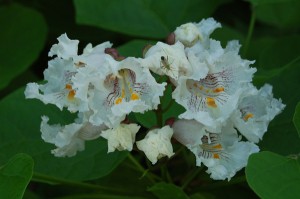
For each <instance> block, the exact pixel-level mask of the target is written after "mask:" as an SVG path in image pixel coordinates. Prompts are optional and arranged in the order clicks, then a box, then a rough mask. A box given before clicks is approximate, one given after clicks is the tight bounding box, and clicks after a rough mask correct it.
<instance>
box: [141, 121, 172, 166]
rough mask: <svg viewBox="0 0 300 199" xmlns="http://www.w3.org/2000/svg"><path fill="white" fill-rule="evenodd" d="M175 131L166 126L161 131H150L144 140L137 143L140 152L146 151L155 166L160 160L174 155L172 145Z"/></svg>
mask: <svg viewBox="0 0 300 199" xmlns="http://www.w3.org/2000/svg"><path fill="white" fill-rule="evenodd" d="M172 135H173V129H172V128H170V127H169V126H164V127H163V128H161V129H153V130H151V131H149V132H148V133H147V135H146V137H145V138H144V139H143V140H140V141H138V142H136V145H137V147H138V149H139V150H141V151H144V153H145V155H146V156H147V158H148V159H149V160H150V161H151V162H152V164H155V163H156V162H157V160H158V159H160V158H162V157H165V156H168V157H169V158H170V157H171V156H172V155H174V153H173V147H172V144H171V137H172Z"/></svg>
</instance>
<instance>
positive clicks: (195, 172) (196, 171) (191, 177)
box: [181, 167, 203, 189]
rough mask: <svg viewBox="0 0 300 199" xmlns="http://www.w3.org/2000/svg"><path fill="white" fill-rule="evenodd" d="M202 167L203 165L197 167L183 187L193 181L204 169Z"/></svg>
mask: <svg viewBox="0 0 300 199" xmlns="http://www.w3.org/2000/svg"><path fill="white" fill-rule="evenodd" d="M202 169H203V167H200V168H197V169H196V170H194V171H193V172H192V173H191V174H190V175H189V176H187V179H186V180H185V182H184V183H183V184H182V186H181V189H185V188H186V187H187V186H188V185H189V184H190V182H192V181H193V179H194V178H195V177H196V176H197V175H198V174H199V173H200V172H201V171H202Z"/></svg>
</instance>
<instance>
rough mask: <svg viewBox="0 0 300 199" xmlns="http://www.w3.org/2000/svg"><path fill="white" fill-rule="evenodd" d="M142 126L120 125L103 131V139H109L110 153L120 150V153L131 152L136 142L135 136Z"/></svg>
mask: <svg viewBox="0 0 300 199" xmlns="http://www.w3.org/2000/svg"><path fill="white" fill-rule="evenodd" d="M139 129H140V126H138V125H137V124H120V125H119V126H117V127H115V128H112V129H108V130H106V131H103V132H102V134H101V137H104V138H105V139H107V143H108V153H110V152H113V151H115V150H116V149H118V150H119V151H123V150H127V151H131V150H132V146H133V143H134V142H135V135H136V133H137V132H138V131H139Z"/></svg>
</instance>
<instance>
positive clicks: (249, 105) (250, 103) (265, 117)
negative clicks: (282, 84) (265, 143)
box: [231, 84, 285, 143]
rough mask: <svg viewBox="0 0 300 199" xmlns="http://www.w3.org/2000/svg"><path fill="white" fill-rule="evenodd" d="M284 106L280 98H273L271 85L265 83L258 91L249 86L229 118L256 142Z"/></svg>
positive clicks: (242, 132)
mask: <svg viewBox="0 0 300 199" xmlns="http://www.w3.org/2000/svg"><path fill="white" fill-rule="evenodd" d="M284 107H285V105H284V104H282V102H281V99H279V100H277V99H274V98H273V94H272V86H271V85H268V84H266V85H264V86H263V87H262V88H261V89H260V90H259V91H258V90H257V89H256V88H255V87H251V88H249V89H247V90H245V92H244V94H243V96H242V97H241V99H240V102H239V106H238V109H237V110H235V112H234V113H233V115H232V116H231V120H232V121H233V124H234V126H235V127H237V129H238V130H239V132H240V133H241V134H243V135H244V136H245V137H246V138H247V139H248V140H249V141H252V142H255V143H257V142H259V140H260V139H262V137H263V135H264V133H265V132H266V131H267V128H268V125H269V122H270V121H271V120H272V119H273V118H274V117H275V116H276V115H277V114H279V113H280V112H281V111H282V110H283V109H284Z"/></svg>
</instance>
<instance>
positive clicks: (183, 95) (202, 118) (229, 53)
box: [172, 40, 256, 130]
mask: <svg viewBox="0 0 300 199" xmlns="http://www.w3.org/2000/svg"><path fill="white" fill-rule="evenodd" d="M239 47H240V46H239V45H238V43H237V42H235V41H232V42H229V43H228V45H227V47H226V48H225V49H223V48H222V47H221V44H220V42H217V41H214V40H211V42H210V48H208V49H203V48H198V44H196V45H194V46H193V47H192V48H190V49H189V51H194V54H195V55H196V56H195V57H196V58H198V62H199V64H203V63H205V64H206V66H207V68H208V69H209V70H208V74H207V75H206V77H205V78H203V74H200V75H198V77H197V74H194V75H193V76H190V77H181V78H180V79H179V81H178V85H177V88H176V89H175V91H174V92H173V94H172V97H173V98H174V99H175V100H176V102H177V103H179V104H181V105H182V106H183V107H185V109H186V112H185V113H183V114H181V115H180V116H179V117H180V118H183V119H195V120H197V121H198V122H201V123H202V124H204V125H207V126H209V127H215V129H216V130H217V129H218V128H220V126H221V125H222V123H223V122H224V121H226V120H227V119H228V118H229V117H230V114H231V113H232V112H233V111H234V110H235V109H236V108H237V105H238V100H239V97H240V94H241V92H242V91H243V89H244V88H245V87H247V86H248V84H249V83H250V82H251V81H252V75H253V73H254V72H255V71H256V69H255V68H250V67H249V65H250V64H252V63H253V62H251V61H248V60H243V59H241V57H240V56H239V55H238V51H239ZM200 52H201V53H200Z"/></svg>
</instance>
